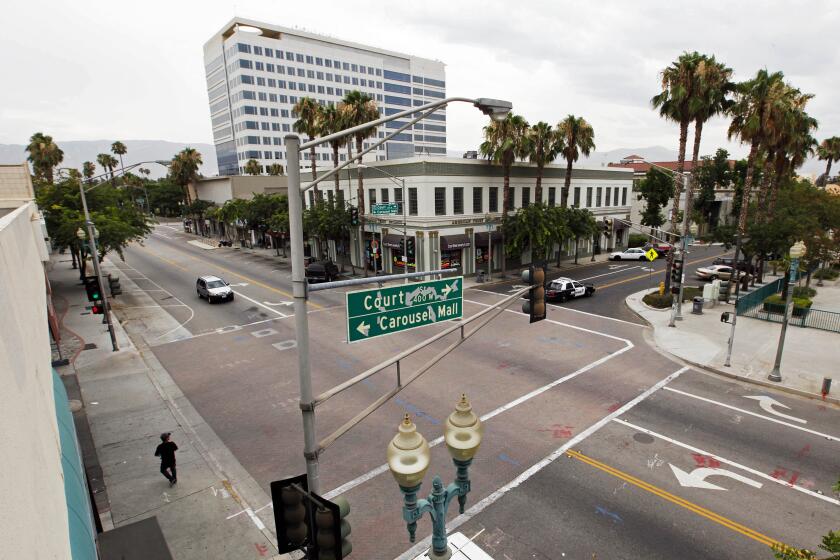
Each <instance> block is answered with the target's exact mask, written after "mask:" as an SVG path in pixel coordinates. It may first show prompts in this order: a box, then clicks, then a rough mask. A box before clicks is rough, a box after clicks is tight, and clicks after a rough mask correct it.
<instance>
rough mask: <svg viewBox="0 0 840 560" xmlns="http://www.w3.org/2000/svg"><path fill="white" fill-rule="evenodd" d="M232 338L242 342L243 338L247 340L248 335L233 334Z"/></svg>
mask: <svg viewBox="0 0 840 560" xmlns="http://www.w3.org/2000/svg"><path fill="white" fill-rule="evenodd" d="M233 340H234V342H242V341H243V340H248V337H247V336H234V337H233Z"/></svg>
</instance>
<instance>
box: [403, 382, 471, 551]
mask: <svg viewBox="0 0 840 560" xmlns="http://www.w3.org/2000/svg"><path fill="white" fill-rule="evenodd" d="M483 431H484V428H483V427H482V425H481V420H479V419H478V417H477V416H476V415H475V413H474V412H473V411H472V406H470V403H469V401H467V396H466V395H463V394H462V395H461V400H460V401H459V402H458V404H457V405H456V406H455V411H454V412H453V413H452V414H450V415H449V418H447V420H446V426H445V428H444V432H443V436H444V441H445V442H446V447H447V449H448V450H449V454H450V455H451V456H452V462H453V463H455V469H456V475H455V482H453V483H451V484H450V485H449V486H447V487H446V488H444V487H443V481H442V480H441V478H440V477H439V476H435V478H434V480H433V481H432V493H431V494H430V495H429V497H428V499H420V500H418V499H417V492H419V491H420V486H421V484H422V482H423V477H424V476H425V474H426V471H427V470H428V468H429V461H430V460H431V452H430V450H429V444H428V442H427V441H426V438H424V437H423V436H422V435H421V434H420V433H419V432H418V431H417V426H415V425H414V423H413V422H412V421H411V420H410V419H409V417H408V414H406V415H405V418H404V419H403V421H402V423H401V424H400V427H399V432H398V433H397V435H396V436H394V439H392V440H391V443H390V444H388V468H389V469H390V470H391V474H393V475H394V478H395V479H396V481H397V484H399V486H400V490H401V491H402V493H403V499H404V505H403V519H405V522H406V526H407V528H408V536H409V540H410V541H411V542H414V533H415V531H416V530H417V520H418V519H420V518H421V517H423V514H424V513H427V512H428V513H429V514H430V515H431V517H432V548H431V549H430V550H429V558H430V559H432V560H448V559H449V558H450V557H451V556H452V551H451V550H450V548H449V545H448V544H447V540H446V511H447V509H449V504H450V502H451V501H452V498H455V497H456V496H457V498H458V511H459V512H460V513H464V505H465V504H466V503H467V494H468V493H469V491H470V479H469V473H468V470H469V466H470V464H471V463H472V460H473V457H475V453H476V451H478V447H479V445H481V436H482V433H483Z"/></svg>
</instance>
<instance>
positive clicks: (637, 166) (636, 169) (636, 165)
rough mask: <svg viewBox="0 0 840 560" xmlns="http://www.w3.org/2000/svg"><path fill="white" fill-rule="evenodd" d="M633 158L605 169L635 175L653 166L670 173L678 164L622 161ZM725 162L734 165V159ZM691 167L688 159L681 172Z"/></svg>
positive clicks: (689, 169)
mask: <svg viewBox="0 0 840 560" xmlns="http://www.w3.org/2000/svg"><path fill="white" fill-rule="evenodd" d="M634 157H636V156H628V157H626V158H624V159H623V160H622V163H608V164H607V167H612V168H617V167H621V168H624V169H632V170H633V173H636V174H645V173H647V172H648V171H649V170H650V168H651V165H655V166H657V167H664V168H665V169H670V170H671V171H676V170H677V168H678V167H679V162H677V161H652V162H650V161H641V162H627V163H625V162H624V160H627V159H631V158H634ZM639 159H644V158H639ZM727 161H728V162H729V167H732V166H734V165H735V160H734V159H730V160H727ZM698 163H701V162H698ZM693 167H694V166H693V165H692V161H691V160H688V159H687V160H685V163H684V164H683V170H685V171H691V170H692V168H693Z"/></svg>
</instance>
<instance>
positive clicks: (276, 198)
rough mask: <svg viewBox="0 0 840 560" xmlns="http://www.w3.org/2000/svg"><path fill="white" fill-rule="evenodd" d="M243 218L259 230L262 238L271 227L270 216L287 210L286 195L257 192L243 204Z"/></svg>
mask: <svg viewBox="0 0 840 560" xmlns="http://www.w3.org/2000/svg"><path fill="white" fill-rule="evenodd" d="M244 208H245V220H246V221H247V222H248V224H249V225H250V227H251V229H254V230H256V231H257V232H259V234H260V236H261V237H262V238H264V237H265V235H266V233H267V232H268V231H269V230H270V229H271V218H272V216H274V215H275V214H277V213H278V212H282V211H286V212H288V210H289V200H288V198H287V197H286V195H280V194H264V193H257V194H255V195H254V197H253V198H252V199H251V200H249V201H247V204H246V205H245V207H244Z"/></svg>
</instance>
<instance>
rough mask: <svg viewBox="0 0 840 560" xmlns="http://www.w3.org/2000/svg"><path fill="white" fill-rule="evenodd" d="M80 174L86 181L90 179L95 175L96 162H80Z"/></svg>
mask: <svg viewBox="0 0 840 560" xmlns="http://www.w3.org/2000/svg"><path fill="white" fill-rule="evenodd" d="M82 175H83V176H84V178H85V180H86V181H90V180H91V179H93V176H94V175H96V164H94V163H93V162H92V161H86V162H84V163H83V164H82Z"/></svg>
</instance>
